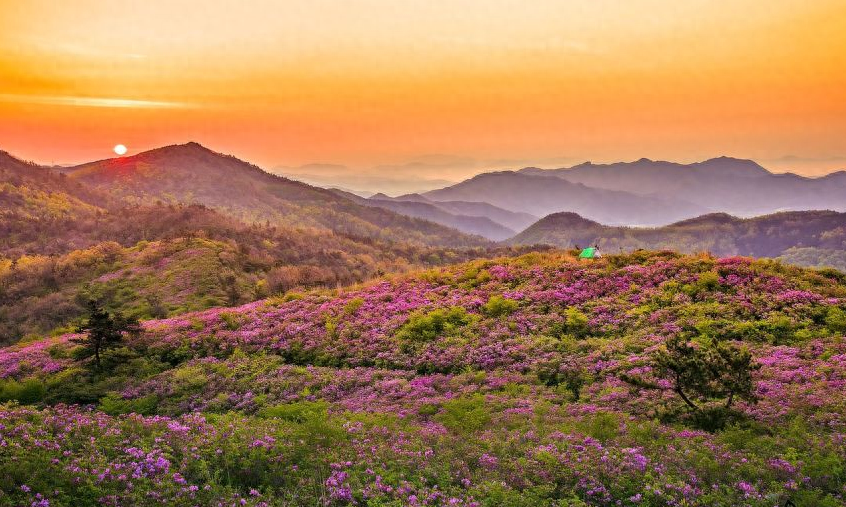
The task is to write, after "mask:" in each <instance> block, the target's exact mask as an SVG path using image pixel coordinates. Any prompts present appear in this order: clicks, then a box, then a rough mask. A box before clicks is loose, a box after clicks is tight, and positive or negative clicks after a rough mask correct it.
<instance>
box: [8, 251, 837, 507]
mask: <svg viewBox="0 0 846 507" xmlns="http://www.w3.org/2000/svg"><path fill="white" fill-rule="evenodd" d="M844 331H846V280H844V278H843V276H842V275H838V274H836V273H834V272H825V273H819V272H814V271H809V270H803V269H799V268H791V267H787V266H782V265H779V264H777V263H773V262H767V261H752V260H750V259H744V258H726V259H714V258H711V257H707V256H698V257H685V256H678V255H675V254H670V253H661V254H654V253H647V252H640V253H638V254H636V255H631V256H611V257H607V258H604V259H602V260H600V261H597V262H578V261H577V260H576V259H573V258H571V257H567V256H563V255H530V256H525V257H521V258H512V259H500V260H497V261H477V262H473V263H470V264H466V265H462V266H458V267H453V268H449V269H446V270H437V271H430V272H424V273H419V274H416V275H411V276H404V277H396V278H392V279H386V280H383V281H380V282H377V283H371V284H368V285H366V286H362V287H359V288H355V289H352V290H346V291H338V292H326V291H324V292H315V293H310V294H306V295H304V296H302V297H300V298H299V299H271V300H267V301H262V302H256V303H252V304H249V305H246V306H241V307H238V308H231V309H213V310H209V311H205V312H201V313H194V314H188V315H184V316H180V317H176V318H172V319H166V320H159V321H149V322H146V323H145V324H144V331H143V333H142V334H141V335H140V336H138V337H136V338H132V339H127V340H126V342H125V343H124V345H123V347H121V348H116V349H113V350H110V351H107V353H106V354H105V355H104V356H103V367H102V369H100V370H97V369H93V367H92V365H91V363H90V359H85V357H86V356H85V355H84V354H82V353H81V348H80V346H79V345H75V344H74V342H72V341H70V340H71V338H72V336H63V337H57V338H54V339H50V340H47V341H42V342H35V343H29V344H25V345H19V346H15V347H11V348H6V349H0V377H2V378H4V379H6V380H5V381H3V383H2V389H0V392H2V393H3V396H5V397H6V399H15V400H20V401H21V402H22V403H23V404H24V405H20V406H18V405H5V406H0V419H2V421H3V428H5V429H4V430H3V442H5V445H4V446H3V447H2V451H0V452H2V455H3V457H4V459H2V460H0V490H1V491H3V494H4V495H5V496H6V498H7V499H8V501H9V502H10V504H11V505H29V504H31V503H32V502H34V501H40V500H45V501H48V502H50V505H54V506H55V505H70V504H71V503H72V504H73V505H75V506H89V505H91V506H93V505H97V504H98V503H99V499H100V498H102V497H103V496H108V498H110V499H112V501H114V502H115V503H116V504H119V505H140V504H145V505H146V504H147V503H148V502H147V500H148V499H150V498H154V499H155V502H156V503H159V502H161V503H166V504H177V505H179V504H185V505H194V504H196V505H214V504H217V503H218V502H224V503H225V504H227V505H228V504H229V503H236V504H240V505H249V506H259V505H261V506H291V505H318V504H324V505H336V506H341V505H386V506H387V505H397V506H398V505H421V503H420V499H424V498H425V499H427V500H426V503H427V504H428V505H434V506H447V505H449V506H456V505H459V506H466V507H469V506H485V507H494V506H501V505H514V506H529V505H580V506H607V505H616V503H615V499H619V500H620V505H625V506H634V505H641V504H643V505H654V506H671V505H690V506H697V507H704V506H710V505H746V506H752V507H764V506H767V507H769V506H772V505H783V504H784V503H785V502H786V501H788V500H789V501H791V502H792V503H794V504H795V505H797V506H798V507H810V506H836V505H842V504H843V501H844V491H843V483H844V476H843V470H844V468H843V467H844V464H846V462H844V450H846V449H844V447H843V445H844V443H843V439H842V434H843V432H844V431H846V420H844V419H843V413H844V409H846V396H844V390H843V385H844V383H846V348H844V342H843V340H842V336H843V333H844ZM677 337H682V338H683V339H684V340H685V341H686V340H693V341H694V342H696V343H698V344H699V345H698V347H699V348H701V349H702V350H710V349H707V347H712V346H715V345H713V343H714V342H713V341H712V338H716V339H718V340H719V342H718V343H722V345H721V347H722V348H720V349H719V350H721V351H723V352H724V353H726V354H728V353H729V352H728V351H739V352H738V353H740V354H742V353H744V352H743V350H745V349H742V348H740V347H746V348H748V351H749V353H750V354H751V355H750V356H748V358H749V360H750V361H752V362H753V363H750V364H754V365H755V368H753V369H752V370H750V372H751V376H750V377H749V378H748V386H749V388H750V389H751V391H750V393H751V394H749V396H747V395H744V396H743V397H738V398H737V399H733V398H732V396H733V395H730V394H729V393H728V392H724V391H720V390H719V388H716V389H717V390H716V391H709V392H710V393H711V394H710V395H708V396H710V398H709V397H704V396H706V395H704V394H703V395H702V396H703V397H700V396H698V395H696V396H694V395H693V393H694V392H697V391H689V393H690V394H691V396H692V401H691V403H695V405H694V407H696V411H694V410H693V409H691V408H689V407H686V405H685V403H684V402H683V400H682V398H681V397H680V396H679V395H678V394H677V392H675V386H676V385H675V384H674V383H673V381H672V380H671V379H670V378H665V377H663V376H662V375H664V373H662V372H663V371H664V370H661V369H660V368H659V365H660V362H659V359H660V357H661V351H666V350H668V349H667V348H666V347H669V346H670V344H671V343H675V342H674V340H676V338H677ZM709 344H710V345H709ZM693 350H697V349H696V348H694V349H693ZM715 357H716V356H715ZM631 378H638V379H640V380H639V382H641V384H638V385H642V386H646V385H652V386H653V387H638V388H636V387H633V386H634V384H632V383H631V382H633V381H630V380H624V379H631ZM13 379H14V380H13ZM738 382H741V383H742V382H746V381H744V380H743V379H742V378H741V377H738ZM732 393H734V391H732ZM726 397H728V399H729V403H728V407H729V408H722V409H720V408H719V407H722V406H723V405H722V404H723V403H724V402H725V401H726ZM732 401H733V403H732ZM85 404H95V405H96V406H97V407H98V409H97V410H93V411H92V410H91V409H89V408H86V407H84V406H83V405H85ZM27 405H28V406H27ZM697 411H699V412H697ZM130 483H131V487H130V486H129V484H130ZM21 484H24V485H25V486H26V487H25V488H24V487H20V485H21ZM92 484H95V485H96V489H92ZM71 499H72V500H71Z"/></svg>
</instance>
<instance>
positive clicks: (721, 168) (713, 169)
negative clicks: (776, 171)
mask: <svg viewBox="0 0 846 507" xmlns="http://www.w3.org/2000/svg"><path fill="white" fill-rule="evenodd" d="M690 166H691V167H695V168H700V169H706V170H708V171H709V173H711V174H714V175H716V176H766V175H768V174H771V173H770V172H769V171H767V170H766V169H764V168H763V167H762V166H761V165H760V164H758V163H757V162H755V161H754V160H749V159H745V158H734V157H727V156H725V155H723V156H720V157H715V158H710V159H708V160H705V161H702V162H697V163H695V164H690Z"/></svg>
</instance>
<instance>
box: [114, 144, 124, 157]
mask: <svg viewBox="0 0 846 507" xmlns="http://www.w3.org/2000/svg"><path fill="white" fill-rule="evenodd" d="M113 149H114V150H115V153H117V154H118V155H126V146H124V145H122V144H118V145H115V147H114V148H113Z"/></svg>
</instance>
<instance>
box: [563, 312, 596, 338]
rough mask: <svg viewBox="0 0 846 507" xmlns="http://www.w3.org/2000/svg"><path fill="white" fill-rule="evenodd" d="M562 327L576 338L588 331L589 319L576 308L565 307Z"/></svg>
mask: <svg viewBox="0 0 846 507" xmlns="http://www.w3.org/2000/svg"><path fill="white" fill-rule="evenodd" d="M564 318H565V323H564V329H565V330H566V331H567V332H568V333H569V334H571V335H573V336H575V337H576V338H582V337H584V336H587V334H588V332H589V331H590V326H589V324H588V323H589V320H588V318H587V315H585V314H584V313H582V312H581V311H580V310H579V309H578V308H574V307H571V308H567V309H566V310H564Z"/></svg>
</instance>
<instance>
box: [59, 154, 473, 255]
mask: <svg viewBox="0 0 846 507" xmlns="http://www.w3.org/2000/svg"><path fill="white" fill-rule="evenodd" d="M64 171H65V172H66V173H67V174H68V175H69V177H70V178H72V179H73V180H75V181H79V182H82V183H85V184H86V185H90V186H92V187H95V188H97V189H100V190H102V191H106V192H109V193H111V194H113V195H115V196H118V197H120V198H122V199H124V200H126V201H128V202H131V203H138V204H150V203H154V202H158V201H161V202H166V203H197V204H203V205H206V206H209V207H212V208H215V209H218V210H221V211H223V212H225V213H227V214H230V215H232V216H235V217H238V218H239V219H242V220H246V221H248V222H264V221H270V222H272V223H274V224H279V225H284V226H288V227H313V228H318V229H328V230H332V231H335V232H339V233H342V234H347V235H353V236H358V237H368V238H380V239H388V240H402V241H404V242H412V243H417V244H425V245H447V246H474V245H482V244H484V243H485V242H484V240H483V239H482V238H479V237H471V236H468V235H466V234H463V233H461V232H459V231H456V230H454V229H449V228H447V227H444V226H442V225H439V224H435V223H432V222H427V221H424V220H418V219H413V218H409V217H407V216H403V215H400V214H397V213H393V212H391V211H388V210H385V209H382V208H378V207H368V206H362V205H361V204H358V203H356V202H353V201H352V200H350V199H347V198H345V197H342V196H340V195H338V194H337V193H335V192H332V191H330V190H326V189H322V188H317V187H312V186H309V185H306V184H305V183H300V182H297V181H293V180H289V179H287V178H283V177H281V176H276V175H272V174H270V173H267V172H265V171H263V170H262V169H260V168H258V167H256V166H254V165H252V164H249V163H247V162H244V161H241V160H238V159H237V158H235V157H233V156H229V155H223V154H220V153H216V152H214V151H212V150H209V149H207V148H205V147H203V146H201V145H199V144H197V143H188V144H182V145H174V146H166V147H163V148H158V149H155V150H150V151H147V152H143V153H139V154H138V155H134V156H130V157H120V158H113V159H108V160H102V161H98V162H91V163H88V164H83V165H80V166H76V167H71V168H66V169H64Z"/></svg>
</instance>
